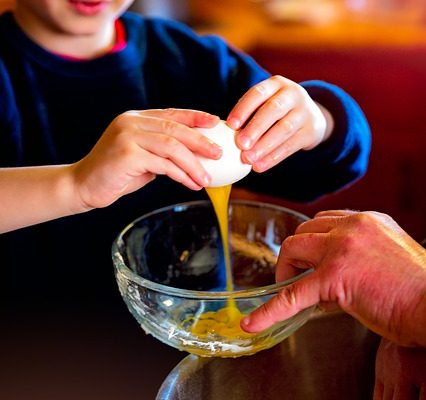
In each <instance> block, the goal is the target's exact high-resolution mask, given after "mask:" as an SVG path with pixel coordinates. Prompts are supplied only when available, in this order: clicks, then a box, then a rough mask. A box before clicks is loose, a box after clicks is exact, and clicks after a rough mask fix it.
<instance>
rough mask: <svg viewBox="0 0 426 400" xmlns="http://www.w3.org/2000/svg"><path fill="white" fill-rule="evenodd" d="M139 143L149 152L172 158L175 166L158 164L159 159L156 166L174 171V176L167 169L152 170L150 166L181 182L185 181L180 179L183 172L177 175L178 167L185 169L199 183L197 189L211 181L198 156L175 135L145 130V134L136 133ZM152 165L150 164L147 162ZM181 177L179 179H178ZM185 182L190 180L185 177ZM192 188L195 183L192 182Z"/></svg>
mask: <svg viewBox="0 0 426 400" xmlns="http://www.w3.org/2000/svg"><path fill="white" fill-rule="evenodd" d="M136 137H137V139H136V142H137V144H138V145H139V146H140V147H141V148H142V149H143V150H145V151H146V152H149V153H151V154H153V155H154V156H156V157H157V158H160V159H164V160H170V161H171V163H172V164H173V167H172V166H171V165H169V163H166V162H165V163H164V164H158V163H159V161H158V160H157V159H155V161H156V168H159V167H161V166H163V167H164V168H167V170H169V173H173V176H171V175H169V173H167V171H166V170H164V171H162V170H161V169H160V170H158V169H155V170H152V169H151V168H148V169H149V170H151V171H152V172H154V173H160V174H161V173H163V174H167V175H169V176H170V177H171V178H172V179H174V180H177V181H179V182H182V183H184V182H183V181H181V180H179V179H181V178H183V175H182V174H179V175H176V172H175V170H176V167H177V168H178V169H179V170H181V171H183V172H184V173H185V174H186V175H188V176H189V177H190V179H191V180H192V181H193V182H195V183H196V184H197V186H198V187H197V189H200V188H201V187H204V186H207V185H208V184H209V183H210V180H211V178H210V176H209V175H208V173H207V172H206V171H205V170H204V168H203V166H202V165H201V163H200V161H199V160H198V159H197V157H196V156H195V155H194V154H193V153H192V152H191V151H190V150H189V149H188V147H186V146H185V144H183V143H181V142H180V141H179V140H178V139H176V138H174V137H173V136H167V135H162V134H158V133H151V132H145V134H144V135H136ZM147 165H150V164H147ZM178 178H179V179H178ZM185 182H186V183H184V184H185V185H186V186H188V185H187V184H188V182H189V181H188V180H187V179H185ZM191 186H192V187H191V188H192V189H195V187H193V184H191Z"/></svg>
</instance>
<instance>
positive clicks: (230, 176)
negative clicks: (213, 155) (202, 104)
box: [196, 121, 251, 187]
mask: <svg viewBox="0 0 426 400" xmlns="http://www.w3.org/2000/svg"><path fill="white" fill-rule="evenodd" d="M196 129H197V130H198V131H199V132H201V133H202V134H203V135H204V136H206V137H208V138H209V139H210V140H211V141H213V142H215V143H216V144H218V145H219V146H220V147H221V148H222V157H221V158H219V159H218V160H213V159H210V158H205V157H202V156H198V158H199V160H200V162H201V164H202V165H203V167H204V169H205V170H206V171H207V173H208V174H209V175H210V176H211V178H212V180H211V182H210V185H209V187H220V186H226V185H232V184H233V183H235V182H237V181H239V180H240V179H242V178H244V177H245V176H246V175H248V173H249V172H250V171H251V165H250V164H245V163H243V162H242V161H241V150H240V149H239V148H238V147H237V145H236V144H235V131H234V130H233V129H231V128H230V127H229V126H228V125H226V123H225V121H220V122H219V123H218V124H217V125H216V126H214V127H213V128H196Z"/></svg>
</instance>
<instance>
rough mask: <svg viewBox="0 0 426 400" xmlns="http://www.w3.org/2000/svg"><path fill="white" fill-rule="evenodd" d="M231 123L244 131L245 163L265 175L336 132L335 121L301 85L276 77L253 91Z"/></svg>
mask: <svg viewBox="0 0 426 400" xmlns="http://www.w3.org/2000/svg"><path fill="white" fill-rule="evenodd" d="M227 123H228V124H229V126H230V127H231V128H233V129H241V130H240V131H239V132H238V134H237V138H236V142H237V145H238V146H239V147H240V148H241V150H242V156H241V157H242V161H243V162H246V163H248V164H252V165H253V169H254V170H255V171H256V172H263V171H266V170H268V169H269V168H271V167H273V166H275V165H277V164H278V163H279V162H281V161H282V160H284V159H285V158H287V157H288V156H290V155H291V154H293V153H295V152H296V151H298V150H301V149H303V150H310V149H312V148H314V147H315V146H317V145H318V144H320V143H322V142H323V141H325V140H326V139H327V138H328V137H329V136H330V134H331V132H332V130H333V118H332V116H331V114H330V113H329V112H328V111H327V110H326V109H325V108H324V107H322V106H321V105H319V104H317V103H315V102H314V101H313V100H312V99H311V97H309V94H308V93H307V92H306V90H305V89H304V88H303V87H302V86H300V85H299V84H297V83H295V82H293V81H291V80H289V79H286V78H284V77H282V76H279V75H276V76H272V77H270V78H269V79H266V80H264V81H262V82H260V83H258V84H257V85H255V86H253V87H252V88H250V90H248V91H247V93H245V94H244V95H243V96H242V97H241V99H240V100H239V101H238V103H237V104H236V105H235V107H234V108H233V109H232V111H231V112H230V114H229V116H228V118H227Z"/></svg>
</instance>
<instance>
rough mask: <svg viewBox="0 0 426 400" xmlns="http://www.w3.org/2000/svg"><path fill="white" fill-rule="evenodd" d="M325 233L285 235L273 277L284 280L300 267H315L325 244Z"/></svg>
mask: <svg viewBox="0 0 426 400" xmlns="http://www.w3.org/2000/svg"><path fill="white" fill-rule="evenodd" d="M327 238H328V235H327V234H322V233H321V234H310V233H306V234H300V235H294V236H289V237H287V238H286V239H285V240H284V241H283V243H282V245H281V249H280V254H279V257H278V261H277V265H276V270H275V277H276V280H277V282H281V281H285V280H287V279H290V278H292V277H293V276H295V275H297V274H298V273H300V270H301V269H309V268H315V267H316V266H318V265H319V264H320V263H321V260H322V259H323V257H324V254H325V251H326V248H327V247H326V246H327Z"/></svg>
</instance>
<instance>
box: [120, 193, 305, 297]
mask: <svg viewBox="0 0 426 400" xmlns="http://www.w3.org/2000/svg"><path fill="white" fill-rule="evenodd" d="M233 204H239V205H247V206H256V207H258V208H262V207H266V208H269V209H275V210H278V211H285V212H286V213H289V214H293V215H294V216H296V217H300V218H301V219H302V220H305V221H307V220H309V217H308V216H306V215H305V214H302V213H300V212H298V211H295V210H292V209H290V208H287V207H283V206H280V205H276V204H272V203H266V202H263V201H257V200H238V199H231V200H230V205H233ZM200 205H201V206H208V205H211V201H210V200H195V201H187V202H182V203H176V204H171V205H168V206H165V207H161V208H158V209H156V210H153V211H150V212H148V213H145V214H143V215H141V216H140V217H138V218H136V219H135V220H133V221H132V222H130V223H129V224H128V225H127V226H126V227H125V228H124V229H123V230H122V231H121V232H120V233H119V234H118V236H117V238H116V239H115V240H114V242H113V244H112V258H113V263H114V267H115V269H116V271H117V273H120V274H123V275H124V276H125V277H126V278H127V279H129V280H130V281H132V282H134V283H136V284H138V285H140V286H142V287H145V288H147V289H150V290H153V291H155V292H158V293H161V294H164V295H170V296H174V297H180V298H186V299H198V300H227V299H229V298H233V299H250V298H254V297H259V296H265V295H271V294H275V293H277V292H278V291H279V290H280V289H282V288H283V287H285V286H288V285H290V284H292V283H294V282H296V281H297V280H299V279H301V278H302V277H304V276H305V275H307V274H309V273H311V272H312V271H313V270H312V269H307V270H306V271H304V272H302V273H301V274H299V275H297V276H294V277H292V278H290V279H287V280H285V281H281V282H276V283H273V284H271V285H266V286H259V287H256V288H250V289H241V290H233V291H226V290H225V291H215V292H210V291H203V290H190V289H181V288H176V287H173V286H167V285H163V284H161V283H157V282H153V281H150V280H149V279H146V278H142V277H141V276H139V275H137V274H136V273H134V272H133V271H132V270H131V269H130V268H129V267H128V266H127V265H126V263H125V262H124V260H123V257H122V256H121V254H120V251H119V243H120V242H122V241H123V236H124V235H125V234H126V233H127V232H128V231H129V230H130V229H132V228H133V227H134V226H135V225H136V224H137V223H138V222H139V221H141V220H142V219H145V218H148V217H151V216H153V215H156V214H160V213H162V212H165V211H169V210H172V209H174V208H182V211H183V210H184V209H187V208H189V207H191V206H200Z"/></svg>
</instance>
